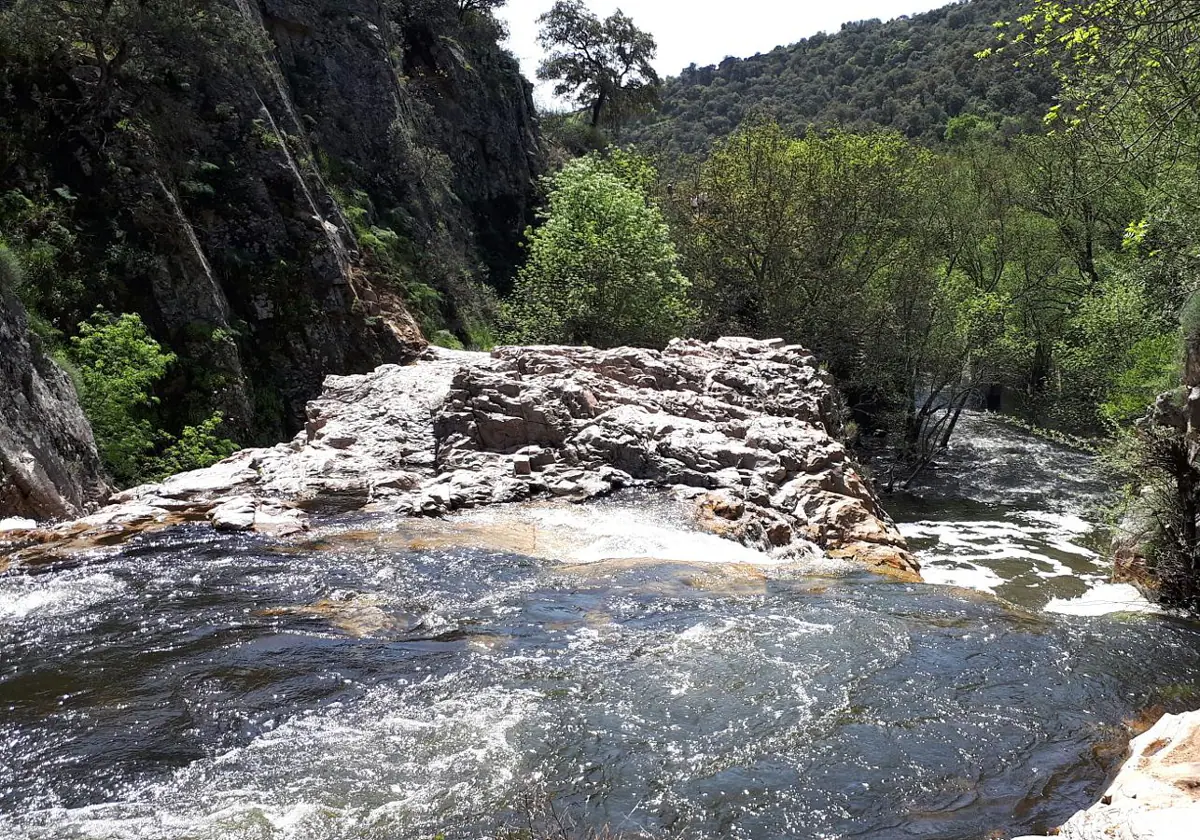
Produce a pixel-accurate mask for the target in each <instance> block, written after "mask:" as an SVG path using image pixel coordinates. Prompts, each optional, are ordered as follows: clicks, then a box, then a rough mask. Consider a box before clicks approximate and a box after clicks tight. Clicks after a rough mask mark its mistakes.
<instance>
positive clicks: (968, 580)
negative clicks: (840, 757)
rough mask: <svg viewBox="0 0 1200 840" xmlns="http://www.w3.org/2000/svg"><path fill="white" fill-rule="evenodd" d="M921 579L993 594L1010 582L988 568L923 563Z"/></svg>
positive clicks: (960, 564) (965, 564) (966, 564)
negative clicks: (999, 587)
mask: <svg viewBox="0 0 1200 840" xmlns="http://www.w3.org/2000/svg"><path fill="white" fill-rule="evenodd" d="M921 577H922V578H924V579H925V582H926V583H932V584H937V585H941V586H957V587H960V588H962V589H977V590H979V591H981V592H990V593H992V594H995V592H996V587H998V586H1003V585H1004V584H1005V583H1007V582H1008V581H1007V580H1006V579H1005V578H1002V577H1000V575H998V574H996V573H995V572H994V571H992V570H991V569H989V568H987V567H986V566H976V565H974V564H970V563H958V564H955V565H947V564H940V565H934V564H932V563H922V565H921Z"/></svg>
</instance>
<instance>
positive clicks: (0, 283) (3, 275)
mask: <svg viewBox="0 0 1200 840" xmlns="http://www.w3.org/2000/svg"><path fill="white" fill-rule="evenodd" d="M24 279H25V272H24V270H23V269H22V268H21V263H20V261H19V260H18V259H17V255H16V254H14V253H13V252H12V251H10V250H9V248H8V246H7V245H5V244H4V242H3V241H0V290H6V291H13V290H14V289H16V288H17V287H18V286H20V285H21V283H22V281H23V280H24Z"/></svg>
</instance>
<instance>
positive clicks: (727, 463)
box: [93, 338, 917, 579]
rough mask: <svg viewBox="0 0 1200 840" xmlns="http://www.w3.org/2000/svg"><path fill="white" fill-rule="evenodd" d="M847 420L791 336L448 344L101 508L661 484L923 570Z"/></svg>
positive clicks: (285, 514) (160, 509)
mask: <svg viewBox="0 0 1200 840" xmlns="http://www.w3.org/2000/svg"><path fill="white" fill-rule="evenodd" d="M838 422H839V421H838V413H837V408H836V405H835V396H834V390H833V388H832V386H831V384H830V383H829V381H828V380H827V378H826V377H825V375H824V374H822V373H821V372H820V371H819V370H818V367H817V363H816V360H815V359H814V358H813V357H812V356H811V355H810V354H809V353H808V352H807V351H805V350H804V349H803V348H800V347H795V346H785V345H784V344H783V342H781V341H754V340H750V339H735V338H727V339H721V340H719V341H717V342H714V343H711V344H703V343H700V342H696V341H677V342H674V343H672V344H671V346H670V347H668V348H667V349H666V350H664V351H661V352H660V351H654V350H641V349H629V348H623V349H616V350H594V349H591V348H568V347H531V348H502V349H499V350H496V351H495V352H493V353H491V354H483V353H463V352H453V351H445V350H437V349H431V350H430V351H428V352H427V353H426V354H425V356H424V357H423V358H422V359H421V360H420V361H418V362H417V363H415V364H411V365H407V366H396V365H385V366H382V367H380V368H378V369H377V370H375V371H373V372H372V373H369V374H365V375H358V376H331V377H329V378H328V379H327V380H326V383H325V391H324V393H323V394H322V396H321V397H320V398H319V399H316V400H314V401H312V402H311V403H310V404H309V406H308V422H307V425H306V428H305V430H304V431H303V432H302V433H300V434H299V435H298V436H297V437H296V438H295V439H294V440H292V441H291V442H290V443H287V444H281V445H279V446H275V447H272V448H269V449H250V450H245V451H242V452H240V453H238V454H236V455H234V456H233V457H231V458H229V459H227V460H226V461H223V462H222V463H220V464H217V465H215V466H213V467H211V468H209V469H206V470H198V471H194V472H190V473H184V474H181V475H177V476H175V477H173V478H171V479H169V480H167V481H164V482H162V483H160V484H151V485H145V486H142V487H137V488H134V489H132V490H128V491H125V492H123V493H121V494H118V495H117V496H115V497H114V498H113V505H112V506H111V507H110V508H108V509H106V510H104V511H101V512H100V513H99V514H98V515H97V517H94V518H93V521H94V522H96V523H104V522H106V521H111V520H112V519H113V518H114V517H116V518H120V517H122V511H135V512H137V515H138V516H147V515H148V516H150V517H155V516H158V517H161V518H163V519H164V520H167V519H169V518H171V517H179V516H186V517H188V518H195V517H197V516H199V515H206V516H208V517H209V518H210V519H212V520H213V521H214V523H215V524H216V525H217V526H218V527H222V528H227V529H244V530H250V529H255V530H270V531H272V532H274V533H281V532H287V531H288V530H294V529H295V528H299V527H302V521H301V519H300V517H299V514H298V511H299V510H310V511H312V510H319V511H337V510H351V509H369V510H375V511H388V512H393V513H400V514H411V515H434V516H436V515H442V514H446V513H450V512H453V511H456V510H463V509H468V508H473V507H478V506H482V505H489V504H498V503H505V502H517V501H524V500H528V499H533V498H560V499H566V500H571V501H584V500H587V499H590V498H593V497H597V496H601V495H605V494H608V493H611V492H613V491H615V490H619V489H621V488H625V487H634V486H647V485H652V486H660V487H668V488H673V489H674V491H675V492H676V493H677V494H678V495H679V496H680V498H681V499H683V500H684V501H685V502H686V503H687V504H688V505H690V506H691V507H692V509H693V510H694V512H695V516H696V518H697V521H698V522H700V524H702V525H703V526H705V527H708V528H710V529H712V530H714V531H716V532H718V533H720V534H722V535H724V536H727V537H729V538H731V539H735V540H738V541H739V542H742V543H744V544H746V545H749V546H752V547H755V548H758V549H761V550H764V551H769V552H773V553H776V554H781V555H787V554H798V553H807V552H810V551H812V550H813V546H814V544H815V545H816V546H819V547H821V548H822V549H825V550H826V551H828V552H830V553H832V554H834V555H835V556H839V557H845V558H848V559H853V560H858V561H861V562H863V563H865V564H866V565H868V566H871V567H873V568H875V569H878V570H880V571H886V572H891V573H895V574H897V575H900V576H907V577H911V578H914V579H915V578H916V576H917V565H916V562H915V560H914V559H913V558H912V556H911V555H910V554H909V553H908V552H907V551H906V547H905V543H904V539H903V537H901V536H900V534H899V532H898V531H897V530H896V528H895V527H894V526H893V525H892V523H891V522H890V521H889V520H888V518H887V516H886V514H885V513H884V512H883V511H882V510H881V509H880V507H879V505H878V503H877V502H876V499H875V497H874V495H873V493H872V491H871V489H870V487H869V485H868V484H867V482H866V481H865V480H864V479H863V478H862V476H861V475H860V474H859V472H858V469H857V467H856V466H855V464H854V462H853V461H852V459H851V458H850V456H849V455H848V454H847V452H846V450H845V449H844V448H843V446H842V445H841V444H840V443H838V442H837V440H836V439H835V436H836V433H837V430H838ZM289 508H290V509H291V510H290V511H289Z"/></svg>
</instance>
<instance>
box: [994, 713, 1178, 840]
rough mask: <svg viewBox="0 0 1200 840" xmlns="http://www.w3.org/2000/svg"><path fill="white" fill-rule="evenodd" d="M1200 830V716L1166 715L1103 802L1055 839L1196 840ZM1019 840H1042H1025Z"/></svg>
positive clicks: (1134, 744) (1135, 745)
mask: <svg viewBox="0 0 1200 840" xmlns="http://www.w3.org/2000/svg"><path fill="white" fill-rule="evenodd" d="M1198 826H1200V712H1188V713H1185V714H1180V715H1170V714H1168V715H1163V716H1162V717H1161V718H1160V719H1159V720H1158V722H1157V723H1155V724H1154V726H1152V727H1151V728H1150V729H1149V730H1147V731H1146V732H1144V733H1142V734H1141V735H1139V736H1138V737H1136V738H1134V739H1133V741H1131V742H1130V744H1129V758H1128V759H1127V760H1126V761H1125V763H1124V764H1123V765H1122V767H1121V770H1120V772H1118V773H1117V776H1116V778H1115V779H1114V780H1113V783H1112V784H1111V785H1110V786H1109V787H1108V789H1107V790H1106V791H1105V793H1104V795H1103V796H1102V797H1101V799H1100V801H1099V802H1097V803H1096V804H1095V805H1093V806H1092V807H1090V808H1088V809H1087V810H1085V811H1080V812H1078V813H1077V814H1075V815H1074V816H1073V817H1071V818H1070V819H1069V820H1067V821H1066V822H1065V823H1064V824H1063V825H1062V826H1061V827H1060V828H1059V830H1058V831H1057V832H1056V833H1055V834H1054V836H1055V837H1060V838H1065V840H1192V838H1194V837H1195V836H1196V832H1197V827H1198ZM1016 840H1043V836H1042V835H1039V836H1036V837H1035V836H1032V835H1026V836H1024V837H1019V838H1016Z"/></svg>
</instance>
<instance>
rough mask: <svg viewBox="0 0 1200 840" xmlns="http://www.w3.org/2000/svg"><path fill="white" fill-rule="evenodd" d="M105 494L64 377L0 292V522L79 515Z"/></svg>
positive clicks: (15, 305) (6, 293) (87, 432)
mask: <svg viewBox="0 0 1200 840" xmlns="http://www.w3.org/2000/svg"><path fill="white" fill-rule="evenodd" d="M108 492H109V487H108V484H107V482H106V480H105V477H104V468H103V466H102V465H101V463H100V456H99V455H98V454H97V453H96V443H95V441H94V440H93V439H92V430H91V427H90V426H89V425H88V422H87V418H85V417H84V416H83V411H82V410H81V409H80V408H79V401H78V399H77V397H76V395H75V388H74V386H73V385H72V384H71V380H70V378H69V377H68V376H67V375H66V373H64V372H63V371H62V369H61V368H59V367H58V365H56V364H55V363H54V362H53V361H51V360H50V359H49V358H47V357H46V354H45V353H44V352H43V351H42V347H41V344H40V342H39V341H38V339H37V336H36V335H34V334H32V333H30V332H29V328H28V323H27V319H26V317H25V310H24V308H22V306H21V303H20V301H18V300H17V299H16V297H15V296H14V295H13V294H12V292H11V290H8V289H4V288H3V287H0V519H4V518H5V517H32V518H33V519H61V518H66V517H74V516H81V515H82V514H84V513H85V512H87V511H88V509H89V508H92V507H95V506H97V505H98V503H99V502H102V501H103V500H104V498H105V497H106V496H107V495H108Z"/></svg>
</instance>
